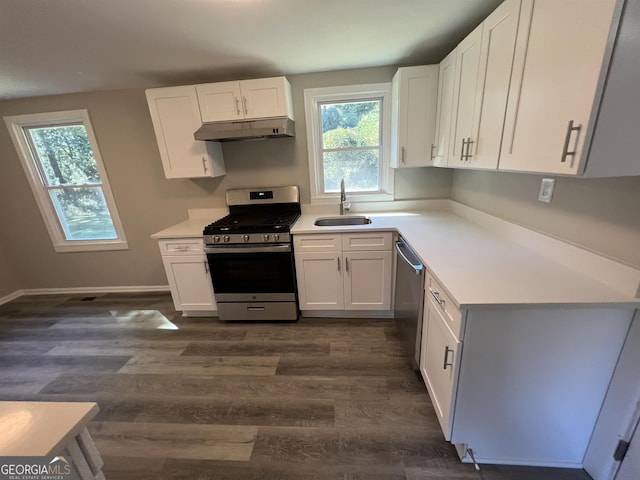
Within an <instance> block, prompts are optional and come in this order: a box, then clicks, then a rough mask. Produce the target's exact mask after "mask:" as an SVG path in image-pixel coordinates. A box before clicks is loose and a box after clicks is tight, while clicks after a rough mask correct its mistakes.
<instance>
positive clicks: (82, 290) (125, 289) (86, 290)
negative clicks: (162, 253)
mask: <svg viewBox="0 0 640 480" xmlns="http://www.w3.org/2000/svg"><path fill="white" fill-rule="evenodd" d="M168 291H169V285H136V286H120V287H118V286H113V287H69V288H25V289H22V290H16V291H15V292H13V293H10V294H9V295H5V296H4V297H1V298H0V305H3V304H5V303H8V302H10V301H12V300H15V299H16V298H20V297H22V296H25V295H79V294H82V295H87V294H94V293H95V294H104V293H145V292H168Z"/></svg>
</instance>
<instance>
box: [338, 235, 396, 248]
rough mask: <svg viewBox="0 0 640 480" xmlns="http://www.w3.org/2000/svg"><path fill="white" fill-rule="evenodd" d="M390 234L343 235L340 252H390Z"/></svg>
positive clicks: (391, 237)
mask: <svg viewBox="0 0 640 480" xmlns="http://www.w3.org/2000/svg"><path fill="white" fill-rule="evenodd" d="M392 240H393V234H392V233H391V232H371V233H343V234H342V250H343V251H344V252H349V251H351V250H391V243H392Z"/></svg>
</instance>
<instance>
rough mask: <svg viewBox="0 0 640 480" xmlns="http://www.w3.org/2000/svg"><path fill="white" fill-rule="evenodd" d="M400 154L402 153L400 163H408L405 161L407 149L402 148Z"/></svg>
mask: <svg viewBox="0 0 640 480" xmlns="http://www.w3.org/2000/svg"><path fill="white" fill-rule="evenodd" d="M400 152H401V153H400V161H401V162H402V163H407V162H406V160H405V158H404V152H405V148H404V147H401V148H400Z"/></svg>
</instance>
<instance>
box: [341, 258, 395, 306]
mask: <svg viewBox="0 0 640 480" xmlns="http://www.w3.org/2000/svg"><path fill="white" fill-rule="evenodd" d="M391 257H392V255H391V252H375V251H372V252H368V251H363V252H357V251H354V252H349V253H345V254H344V298H345V299H344V304H345V308H346V309H347V310H389V309H390V308H391Z"/></svg>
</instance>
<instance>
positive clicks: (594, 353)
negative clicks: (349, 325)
mask: <svg viewBox="0 0 640 480" xmlns="http://www.w3.org/2000/svg"><path fill="white" fill-rule="evenodd" d="M633 315H634V310H632V309H628V308H627V309H625V308H615V307H614V308H612V307H608V308H605V307H601V308H593V307H589V306H586V307H583V308H579V307H577V306H562V305H515V306H513V305H512V306H509V305H497V306H490V305H487V306H480V307H470V308H468V309H462V310H460V309H458V308H457V306H456V305H455V304H454V301H453V299H452V298H451V297H449V296H448V295H447V293H446V291H445V290H444V288H443V286H442V285H440V284H438V282H437V281H436V280H435V279H434V277H433V276H431V275H429V276H428V277H427V280H426V285H425V301H424V313H423V330H422V341H421V352H420V372H421V374H422V377H423V379H424V381H425V385H426V388H427V391H428V393H429V396H430V397H431V400H432V403H433V406H434V410H435V412H436V415H437V417H438V420H439V422H440V425H441V427H442V431H443V432H444V436H445V438H446V439H447V440H448V441H450V442H451V443H453V444H454V445H456V447H457V450H458V452H459V453H460V455H461V457H462V459H463V461H471V458H470V455H469V454H468V451H469V450H471V451H472V452H473V455H474V457H475V459H476V460H477V461H478V462H479V463H492V464H513V465H538V466H553V467H571V468H582V467H583V460H584V456H585V453H586V450H587V447H588V445H589V441H590V439H591V435H592V432H593V429H594V426H595V424H596V421H597V419H598V415H599V412H600V410H601V408H602V404H603V401H604V398H605V394H606V392H607V389H608V387H609V383H610V381H611V378H612V375H613V371H614V369H615V367H616V363H617V361H618V357H619V355H620V352H621V350H622V347H623V345H624V342H625V338H626V336H627V332H628V330H629V327H630V325H631V322H632V319H633ZM611 448H612V451H613V450H614V449H615V445H612V446H611Z"/></svg>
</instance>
